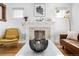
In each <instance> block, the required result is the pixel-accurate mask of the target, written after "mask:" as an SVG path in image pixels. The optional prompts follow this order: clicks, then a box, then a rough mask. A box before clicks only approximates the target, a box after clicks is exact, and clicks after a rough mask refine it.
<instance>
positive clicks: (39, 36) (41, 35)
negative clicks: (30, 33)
mask: <svg viewBox="0 0 79 59" xmlns="http://www.w3.org/2000/svg"><path fill="white" fill-rule="evenodd" d="M34 38H35V39H37V40H41V39H45V31H44V30H35V31H34Z"/></svg>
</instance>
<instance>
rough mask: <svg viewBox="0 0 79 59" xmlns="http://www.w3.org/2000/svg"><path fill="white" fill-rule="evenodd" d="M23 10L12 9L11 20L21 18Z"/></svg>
mask: <svg viewBox="0 0 79 59" xmlns="http://www.w3.org/2000/svg"><path fill="white" fill-rule="evenodd" d="M23 17H24V9H23V8H14V9H13V18H23Z"/></svg>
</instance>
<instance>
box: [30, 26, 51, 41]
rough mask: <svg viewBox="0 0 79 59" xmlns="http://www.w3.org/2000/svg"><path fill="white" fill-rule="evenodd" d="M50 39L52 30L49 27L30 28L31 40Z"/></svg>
mask: <svg viewBox="0 0 79 59" xmlns="http://www.w3.org/2000/svg"><path fill="white" fill-rule="evenodd" d="M34 38H37V39H44V38H45V39H50V28H49V27H30V28H29V39H31V40H32V39H34Z"/></svg>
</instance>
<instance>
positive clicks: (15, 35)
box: [0, 28, 19, 47]
mask: <svg viewBox="0 0 79 59" xmlns="http://www.w3.org/2000/svg"><path fill="white" fill-rule="evenodd" d="M18 41H19V31H18V29H17V28H8V29H6V31H5V34H4V36H3V38H0V46H6V47H10V46H15V45H16V46H17V44H18Z"/></svg>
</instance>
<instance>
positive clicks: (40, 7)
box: [34, 3, 46, 17]
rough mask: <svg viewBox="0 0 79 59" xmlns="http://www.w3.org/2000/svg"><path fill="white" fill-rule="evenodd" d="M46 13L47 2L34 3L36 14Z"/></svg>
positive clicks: (39, 15)
mask: <svg viewBox="0 0 79 59" xmlns="http://www.w3.org/2000/svg"><path fill="white" fill-rule="evenodd" d="M45 13H46V4H45V3H35V4H34V16H37V17H44V16H45Z"/></svg>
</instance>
